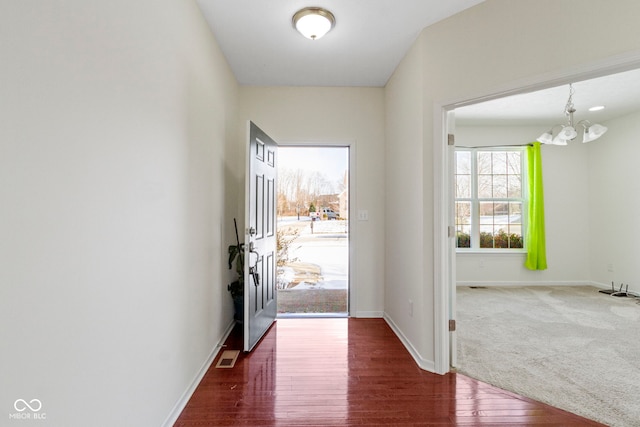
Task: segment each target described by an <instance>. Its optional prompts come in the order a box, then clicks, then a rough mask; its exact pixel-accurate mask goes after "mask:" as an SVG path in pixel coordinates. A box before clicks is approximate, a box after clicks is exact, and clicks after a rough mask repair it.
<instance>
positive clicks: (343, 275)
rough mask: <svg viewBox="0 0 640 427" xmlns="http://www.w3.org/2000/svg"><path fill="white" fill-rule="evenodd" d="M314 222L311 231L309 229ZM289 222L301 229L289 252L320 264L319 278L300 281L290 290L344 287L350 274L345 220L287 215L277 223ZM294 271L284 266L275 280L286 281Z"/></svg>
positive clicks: (311, 262)
mask: <svg viewBox="0 0 640 427" xmlns="http://www.w3.org/2000/svg"><path fill="white" fill-rule="evenodd" d="M311 224H313V231H312V229H311ZM287 226H292V227H295V228H299V229H300V235H299V237H298V238H297V239H296V240H295V241H294V242H293V243H292V244H291V247H290V248H289V255H290V256H291V257H292V258H297V259H298V261H299V262H303V263H310V264H315V265H317V266H319V267H320V274H321V276H322V280H320V281H318V282H316V283H308V282H300V283H299V284H298V285H296V286H294V287H292V288H289V290H308V289H347V287H348V278H349V234H348V233H347V228H348V225H347V222H346V221H335V220H327V221H313V222H312V221H311V220H310V219H309V218H308V217H306V218H305V217H301V220H300V221H297V220H296V218H287V219H285V220H283V221H279V222H278V227H287ZM293 275H294V272H293V270H292V268H291V267H285V268H284V269H283V274H279V277H278V281H279V282H281V283H289V282H290V281H291V280H292V277H293Z"/></svg>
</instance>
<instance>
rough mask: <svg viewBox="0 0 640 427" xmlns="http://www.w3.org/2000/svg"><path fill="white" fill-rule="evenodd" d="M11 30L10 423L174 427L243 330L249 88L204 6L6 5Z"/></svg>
mask: <svg viewBox="0 0 640 427" xmlns="http://www.w3.org/2000/svg"><path fill="white" fill-rule="evenodd" d="M0 33H1V37H0V57H1V58H2V61H0V75H1V76H2V77H1V79H2V81H1V83H0V100H1V101H0V117H2V119H1V120H2V125H0V205H1V206H2V207H1V209H0V236H2V237H1V238H0V264H1V265H2V267H1V268H0V342H1V343H2V351H1V352H0V359H1V360H0V378H1V379H2V380H1V384H2V385H1V386H0V417H2V419H3V420H4V421H3V422H2V423H0V424H3V425H6V423H7V422H8V421H7V419H8V416H9V414H10V413H12V412H15V411H14V410H13V405H14V402H15V401H16V400H17V399H25V400H27V401H29V400H31V399H39V400H40V401H41V402H42V409H41V411H40V413H39V414H40V415H42V414H46V423H45V422H41V421H36V422H34V423H33V424H31V423H29V422H28V421H25V422H24V423H23V424H24V425H57V426H87V425H94V426H115V425H118V426H158V425H161V424H162V423H163V422H164V420H165V419H167V417H168V416H169V414H170V412H171V410H172V408H173V407H174V405H175V404H176V403H177V402H178V401H179V399H180V397H181V396H182V394H183V393H184V392H185V391H186V390H187V388H188V387H189V386H190V385H191V383H192V381H193V380H194V378H195V377H196V375H197V374H198V371H199V370H200V368H201V367H202V366H203V364H204V363H205V362H206V361H207V359H208V357H210V355H211V354H212V351H213V350H214V349H215V346H216V344H217V343H218V341H219V340H220V339H221V338H222V337H223V335H224V332H225V331H226V329H227V327H228V325H229V324H230V321H231V319H232V304H231V299H230V298H229V297H228V293H227V291H226V289H225V287H224V285H225V282H226V281H227V279H228V271H227V268H226V265H225V261H224V256H223V252H224V251H225V247H226V244H228V243H229V242H231V233H232V231H231V230H232V222H231V218H232V215H233V213H234V211H235V206H233V207H229V206H226V202H227V201H228V200H233V197H232V196H230V195H229V194H230V193H233V192H235V191H236V190H237V189H236V188H234V187H233V186H230V187H227V181H228V169H229V167H228V166H227V162H228V161H232V159H228V158H227V156H226V154H225V152H226V150H227V144H231V143H232V142H233V137H234V136H235V135H234V133H235V103H236V99H237V84H236V82H235V79H234V78H233V76H232V74H231V72H230V70H229V68H228V66H227V64H226V62H225V60H224V58H223V56H222V55H221V53H220V51H219V49H218V46H217V44H216V42H215V40H214V39H213V36H212V35H211V33H210V30H209V28H208V27H207V25H206V23H205V22H204V20H203V18H202V16H201V14H200V11H199V10H198V8H197V6H196V5H195V3H194V2H193V1H183V0H160V1H150V0H138V1H134V2H131V1H124V0H113V1H108V2H87V1H85V0H66V1H47V2H42V1H36V0H23V1H5V2H2V5H0ZM9 423H10V424H11V423H12V422H11V421H9ZM15 423H16V424H17V423H18V421H16V422H15Z"/></svg>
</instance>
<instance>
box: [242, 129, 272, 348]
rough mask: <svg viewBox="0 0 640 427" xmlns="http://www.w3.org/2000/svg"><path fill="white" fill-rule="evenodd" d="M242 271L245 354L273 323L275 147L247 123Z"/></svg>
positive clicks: (266, 137) (268, 139)
mask: <svg viewBox="0 0 640 427" xmlns="http://www.w3.org/2000/svg"><path fill="white" fill-rule="evenodd" d="M248 135H249V152H248V166H247V177H246V185H247V189H246V196H245V197H246V204H245V206H246V217H245V224H247V229H246V230H245V232H246V235H245V242H248V244H247V245H246V246H245V248H246V249H245V250H246V251H247V253H246V254H245V268H244V295H245V298H244V351H251V350H252V349H253V348H254V347H255V345H256V344H257V343H258V341H259V340H260V338H262V336H263V335H264V334H265V333H266V332H267V330H268V329H269V327H270V326H271V325H272V323H273V322H274V321H275V318H276V315H277V313H278V310H277V308H278V305H277V301H276V297H277V292H276V188H277V187H276V161H277V158H276V155H277V152H278V150H277V148H278V146H277V144H276V143H275V142H274V141H273V139H271V138H270V137H269V136H268V135H267V134H266V133H264V132H263V131H262V130H260V128H258V127H257V126H256V125H255V124H254V123H253V122H249V129H248Z"/></svg>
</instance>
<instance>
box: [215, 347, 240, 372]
mask: <svg viewBox="0 0 640 427" xmlns="http://www.w3.org/2000/svg"><path fill="white" fill-rule="evenodd" d="M239 354H240V351H239V350H225V351H223V352H222V356H220V359H218V363H217V364H216V368H233V366H234V365H235V364H236V359H238V355H239Z"/></svg>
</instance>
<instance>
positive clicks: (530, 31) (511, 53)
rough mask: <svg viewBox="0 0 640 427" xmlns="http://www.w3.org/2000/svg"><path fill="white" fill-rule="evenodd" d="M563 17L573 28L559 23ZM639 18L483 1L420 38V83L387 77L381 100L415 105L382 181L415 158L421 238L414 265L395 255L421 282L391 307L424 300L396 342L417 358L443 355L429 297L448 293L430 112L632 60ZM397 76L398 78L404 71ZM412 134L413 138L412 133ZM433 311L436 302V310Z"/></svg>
mask: <svg viewBox="0 0 640 427" xmlns="http://www.w3.org/2000/svg"><path fill="white" fill-rule="evenodd" d="M567 16H570V17H571V19H566V17H567ZM637 16H640V2H637V1H636V0H619V1H616V4H615V7H612V5H611V2H607V1H602V0H522V1H517V2H516V1H511V0H487V1H486V2H484V3H482V4H479V5H477V6H475V7H472V8H470V9H467V10H465V11H463V12H462V13H460V14H457V15H455V16H453V17H451V18H449V19H447V20H445V21H442V22H439V23H437V24H435V25H433V26H431V27H428V28H426V29H425V30H424V31H423V32H422V33H421V35H420V38H419V40H418V41H417V42H416V44H418V45H419V49H421V55H422V58H421V60H420V61H421V64H419V65H415V66H414V67H419V72H420V73H421V74H422V76H423V80H422V82H420V83H417V82H415V81H414V80H415V79H414V78H413V77H412V76H413V73H410V75H408V74H407V73H404V72H399V73H395V74H394V75H393V76H392V77H391V79H390V82H389V84H388V85H387V91H388V92H390V93H387V97H393V96H396V95H397V96H403V97H406V101H403V103H406V105H407V106H409V105H411V106H412V105H413V103H412V101H411V100H410V97H409V96H408V93H407V90H406V88H405V87H406V86H407V85H408V86H411V87H412V88H413V90H416V91H420V92H421V93H422V95H423V100H422V117H421V120H422V129H421V131H422V135H421V137H422V139H418V138H415V139H412V140H411V141H408V145H407V147H406V148H407V149H406V151H405V152H404V153H400V154H398V156H396V157H395V158H394V159H390V160H389V161H388V163H387V169H386V171H387V176H388V177H390V176H393V175H394V174H396V173H401V171H403V169H404V167H405V166H404V165H405V163H407V162H408V163H410V164H412V161H413V156H414V155H415V153H417V152H420V150H422V159H421V167H422V169H423V171H424V175H423V185H422V186H421V187H418V188H417V189H416V190H415V191H416V192H418V193H419V194H417V197H416V201H415V203H414V204H413V208H414V209H418V210H420V211H421V212H423V227H422V228H421V229H420V230H421V232H422V242H423V246H422V249H418V250H421V252H420V253H419V254H417V255H416V254H414V253H412V251H414V250H416V248H417V245H412V246H410V247H407V248H405V249H400V250H401V252H400V253H398V254H397V257H398V258H400V259H402V258H405V257H406V258H409V259H413V258H414V257H415V256H417V257H418V258H419V259H420V260H421V261H422V262H423V265H424V269H425V274H424V276H423V277H422V278H417V279H419V280H416V281H415V282H412V284H411V286H410V288H411V289H410V290H402V291H399V292H401V294H400V295H397V300H398V301H402V300H406V299H408V298H410V297H411V296H412V295H419V294H421V293H422V294H423V301H424V305H423V306H422V305H420V306H418V309H420V310H424V313H414V316H419V318H423V319H424V322H423V323H422V324H420V325H418V326H411V327H408V328H405V329H402V330H401V333H403V334H404V336H405V337H406V338H407V340H408V341H409V342H410V343H411V344H412V345H414V346H415V347H416V349H417V351H418V352H419V354H421V355H422V356H423V357H424V358H427V359H432V360H434V361H435V359H436V357H435V356H436V351H438V354H439V355H440V354H442V353H441V350H442V349H440V348H436V342H435V340H434V339H430V337H433V336H434V328H436V320H437V319H436V317H435V316H436V312H437V310H436V306H435V303H434V300H433V297H434V294H436V293H437V292H436V291H437V290H439V289H443V287H444V286H446V284H445V283H441V282H437V283H436V282H434V274H433V271H435V268H436V265H434V261H433V253H434V252H433V246H434V233H442V230H435V229H434V217H433V212H434V206H435V205H434V184H437V183H438V182H439V181H434V178H437V179H438V180H441V179H442V177H441V176H438V177H434V176H433V170H434V167H435V166H436V165H438V164H439V158H434V149H435V145H434V144H440V143H442V141H441V136H440V135H437V136H434V132H435V131H436V129H438V126H439V125H440V123H439V121H440V120H441V117H440V116H439V114H437V113H439V111H437V108H436V106H437V105H447V104H450V103H454V102H458V101H459V102H462V101H465V100H470V99H475V98H477V97H480V96H485V95H490V94H493V93H496V92H500V91H505V90H509V89H517V88H518V87H519V86H522V82H523V81H526V82H529V83H531V82H532V81H539V82H542V81H543V80H542V79H544V78H545V76H551V75H553V76H555V78H559V76H561V75H562V74H563V73H565V72H570V70H577V69H580V67H585V66H587V65H590V66H593V64H596V63H601V61H604V60H607V59H608V58H610V57H611V56H614V55H622V54H629V53H633V54H635V53H637V52H638V51H640V27H638V26H637V25H636V22H635V20H636V17H637ZM572 40H573V41H575V40H579V41H580V42H579V45H580V46H582V47H584V48H576V44H575V43H572V42H571V41H572ZM413 55H414V54H413V52H411V53H410V54H409V55H408V56H407V57H406V58H405V59H404V60H403V62H410V63H412V64H413V63H414V61H415V58H414V56H413ZM398 69H399V70H402V69H403V65H402V64H401V66H400V67H399V68H398ZM549 78H551V77H549ZM405 111H406V110H405V109H404V108H394V109H390V108H387V109H386V117H387V119H386V120H387V122H391V121H396V120H400V118H399V116H400V115H402V114H404V112H405ZM436 120H437V121H438V122H436ZM413 126H414V129H418V126H417V125H415V124H414V125H413ZM401 137H402V134H401V132H400V131H398V130H389V131H388V133H387V139H388V140H389V143H390V144H391V143H392V142H391V141H393V140H394V139H397V138H401ZM439 151H440V150H436V151H435V152H436V153H437V152H439ZM385 191H386V194H387V195H388V196H389V195H391V194H393V193H396V192H400V191H407V187H406V183H398V182H394V181H389V180H388V181H387V186H386V189H385ZM396 210H397V206H392V205H390V204H387V215H389V214H390V213H391V212H395V211H396ZM399 227H400V228H401V230H403V231H404V232H402V231H400V230H399V232H398V233H397V234H396V235H395V236H394V235H392V234H388V235H387V244H388V245H392V246H394V247H398V248H401V239H402V236H403V235H405V234H406V233H409V232H410V230H412V229H415V224H411V223H402V224H401V225H399ZM403 268H404V266H403V265H402V264H399V263H398V264H391V263H387V265H386V269H387V273H386V274H387V277H396V276H400V275H402V274H403V273H402V270H403ZM386 286H389V287H392V286H393V284H392V283H387V284H386ZM436 287H437V289H436ZM438 304H439V305H440V304H442V302H441V301H440V300H439V301H438ZM414 309H415V308H414ZM403 310H405V308H403V307H402V304H398V305H397V306H390V307H386V308H385V311H386V314H387V315H388V316H389V317H390V318H393V319H400V318H402V317H403V316H405V314H404V313H402V311H403ZM435 332H436V333H440V332H442V333H443V331H435ZM443 335H444V333H443Z"/></svg>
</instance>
